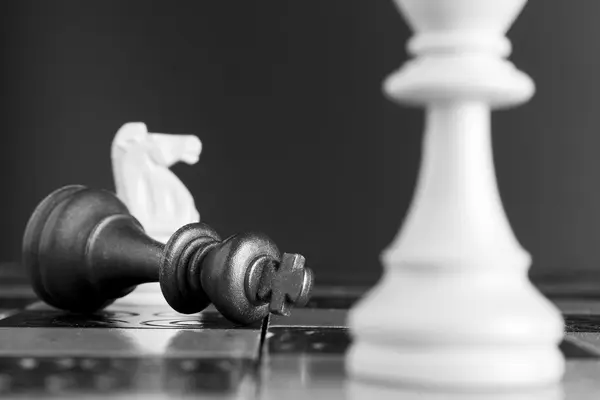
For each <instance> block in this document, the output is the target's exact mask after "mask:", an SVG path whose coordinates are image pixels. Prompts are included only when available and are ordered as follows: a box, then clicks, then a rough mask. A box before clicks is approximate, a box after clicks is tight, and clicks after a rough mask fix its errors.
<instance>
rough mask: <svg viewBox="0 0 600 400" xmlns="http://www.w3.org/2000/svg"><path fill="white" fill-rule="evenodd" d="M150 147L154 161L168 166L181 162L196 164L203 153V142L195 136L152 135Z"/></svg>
mask: <svg viewBox="0 0 600 400" xmlns="http://www.w3.org/2000/svg"><path fill="white" fill-rule="evenodd" d="M148 146H149V149H148V150H149V153H150V154H151V157H152V158H153V159H154V161H155V162H156V163H158V164H162V165H166V166H170V165H173V164H175V163H177V162H179V161H181V162H184V163H186V164H190V165H192V164H196V163H197V162H198V160H199V159H200V153H201V152H202V142H200V139H198V137H196V136H194V135H169V134H163V133H151V134H150V135H149V140H148Z"/></svg>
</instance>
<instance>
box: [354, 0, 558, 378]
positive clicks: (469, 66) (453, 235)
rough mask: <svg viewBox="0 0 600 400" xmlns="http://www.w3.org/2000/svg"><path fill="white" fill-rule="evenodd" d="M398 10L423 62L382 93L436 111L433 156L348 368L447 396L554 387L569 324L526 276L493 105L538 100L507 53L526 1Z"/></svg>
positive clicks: (421, 2) (404, 5) (357, 327)
mask: <svg viewBox="0 0 600 400" xmlns="http://www.w3.org/2000/svg"><path fill="white" fill-rule="evenodd" d="M395 2H396V4H397V6H398V8H399V9H400V11H401V13H402V14H403V15H404V16H405V17H406V19H407V22H408V24H409V25H410V27H411V28H412V29H413V31H414V32H415V36H414V37H413V38H411V39H410V41H409V43H408V50H409V52H410V53H411V55H413V56H414V58H413V59H411V60H409V61H408V62H407V63H406V64H405V65H404V66H403V67H402V68H400V69H399V70H398V71H396V72H395V73H394V74H392V76H391V77H390V78H389V79H388V80H387V81H386V82H385V85H384V89H385V91H386V92H387V94H388V95H389V96H390V97H392V98H394V99H395V100H397V101H399V102H402V103H407V104H413V105H422V106H425V107H426V109H427V111H426V122H425V134H424V141H423V146H424V147H423V157H422V159H421V170H420V173H419V177H418V184H417V187H416V190H415V196H414V199H413V202H412V205H411V207H410V209H409V211H408V215H407V216H406V218H405V220H404V224H403V226H402V229H401V230H400V232H399V233H398V235H397V237H396V238H395V240H394V241H393V242H392V244H391V245H390V246H389V247H388V248H387V249H386V250H385V251H384V253H383V254H382V257H381V258H382V262H383V265H384V268H385V273H384V275H383V277H382V279H381V281H380V282H379V283H378V285H377V286H376V287H374V288H373V290H371V292H370V293H369V294H368V295H367V296H366V297H365V298H364V299H362V300H361V301H360V302H359V303H358V304H357V305H356V306H355V307H354V308H353V309H352V310H351V312H350V315H349V325H350V329H351V332H352V335H353V342H352V347H351V348H350V350H349V352H348V356H347V359H346V360H347V368H348V372H349V374H350V375H351V376H353V377H355V378H360V379H361V380H370V381H378V382H386V383H388V384H389V383H394V384H397V385H402V384H404V385H410V386H413V387H435V388H444V389H460V390H463V389H464V390H470V389H474V390H480V389H481V390H488V389H492V390H496V389H506V390H513V389H517V390H518V389H519V388H531V387H536V386H543V385H553V384H555V383H556V382H558V381H560V379H561V377H562V374H563V372H564V367H565V365H564V358H563V356H562V354H561V352H560V351H559V348H558V344H559V343H560V341H561V339H562V335H563V321H562V318H561V315H560V313H559V311H558V310H557V309H556V307H554V306H553V305H552V303H550V302H549V301H548V300H547V299H545V298H544V297H543V296H542V295H541V294H540V293H539V292H538V291H537V290H536V288H535V287H534V286H533V285H532V284H531V282H530V281H529V280H528V277H527V270H528V268H529V265H530V261H531V257H530V255H529V254H528V253H527V251H525V250H524V249H523V248H522V247H521V245H520V243H519V242H518V240H517V239H516V238H515V236H514V234H513V232H512V229H511V227H510V224H509V222H508V220H507V218H506V214H505V212H504V209H503V207H502V201H501V198H500V194H499V192H498V187H497V183H496V176H495V171H494V162H493V152H492V139H491V119H490V118H491V115H490V114H491V113H490V109H492V108H502V107H512V106H515V105H517V104H520V103H523V102H525V101H527V100H529V98H530V97H531V96H532V95H533V92H534V85H533V82H532V81H531V79H530V78H529V77H528V76H527V75H525V74H524V73H523V72H521V71H519V70H518V69H517V68H515V66H514V65H513V64H512V63H511V62H509V61H508V60H507V59H506V57H507V56H508V55H509V53H510V50H511V45H510V42H509V41H508V39H507V38H506V37H505V33H506V31H507V30H508V28H509V27H510V26H511V24H512V22H513V21H514V19H515V18H516V16H517V15H518V14H519V13H520V11H521V9H522V8H523V6H524V5H525V2H526V0H395ZM507 133H510V132H507ZM511 134H516V133H515V132H512V133H511ZM518 134H527V132H519V133H518Z"/></svg>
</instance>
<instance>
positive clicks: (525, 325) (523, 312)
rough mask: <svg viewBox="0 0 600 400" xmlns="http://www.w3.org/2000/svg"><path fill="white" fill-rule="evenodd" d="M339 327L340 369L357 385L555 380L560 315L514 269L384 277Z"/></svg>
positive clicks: (505, 384)
mask: <svg viewBox="0 0 600 400" xmlns="http://www.w3.org/2000/svg"><path fill="white" fill-rule="evenodd" d="M517 275H518V276H517ZM349 325H350V328H351V331H352V333H353V336H354V337H353V339H354V340H353V345H352V347H351V349H350V351H349V353H348V354H347V358H346V363H347V370H348V372H349V374H350V375H351V376H352V377H354V378H358V379H361V380H367V381H373V382H385V383H394V384H398V385H403V386H404V385H408V386H417V387H427V388H432V387H433V388H442V389H453V388H456V389H461V390H482V389H484V390H502V389H509V390H518V389H523V388H531V387H542V386H546V385H551V384H554V383H556V382H557V381H559V380H560V378H561V376H562V375H563V372H564V359H563V356H562V354H561V352H560V350H559V349H558V344H559V343H560V341H561V338H562V334H563V324H562V318H561V316H560V313H559V312H558V311H557V309H556V308H555V307H554V306H553V305H552V304H551V303H550V302H549V301H548V300H546V299H545V298H544V297H543V296H542V295H541V294H540V293H539V292H538V291H537V290H536V289H535V288H534V287H533V286H532V285H531V284H530V282H529V281H528V280H527V278H526V275H525V274H523V273H521V272H519V271H512V273H509V272H506V271H502V273H497V274H493V273H492V274H490V272H489V271H485V273H484V274H481V273H480V274H478V273H476V272H475V273H474V271H444V270H440V269H437V270H412V271H401V270H396V271H393V272H388V273H387V274H386V276H385V277H384V279H383V280H382V282H380V284H379V285H378V286H376V287H375V288H374V289H373V290H372V291H371V293H369V295H368V296H366V297H365V298H364V299H363V300H362V301H361V302H360V303H359V304H358V305H357V306H356V307H355V308H354V309H352V311H351V313H350V315H349Z"/></svg>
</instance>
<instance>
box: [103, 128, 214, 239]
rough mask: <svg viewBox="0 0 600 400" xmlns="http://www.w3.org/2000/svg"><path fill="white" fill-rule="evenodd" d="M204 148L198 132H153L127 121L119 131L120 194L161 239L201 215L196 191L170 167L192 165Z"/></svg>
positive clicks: (114, 153)
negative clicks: (171, 133) (179, 163)
mask: <svg viewBox="0 0 600 400" xmlns="http://www.w3.org/2000/svg"><path fill="white" fill-rule="evenodd" d="M201 151H202V143H201V142H200V139H198V138H197V137H196V136H194V135H170V134H161V133H149V132H148V129H147V127H146V124H144V123H141V122H132V123H127V124H125V125H123V126H122V127H121V129H119V131H118V132H117V134H116V135H115V138H114V140H113V143H112V149H111V159H112V168H113V175H114V180H115V186H116V192H117V196H118V197H119V198H120V199H121V200H122V201H123V202H124V203H125V205H126V206H127V207H128V208H129V211H130V212H131V214H133V216H134V217H136V218H137V219H138V220H139V221H140V223H141V224H142V226H143V227H144V229H145V230H146V233H147V234H148V235H149V236H151V237H152V238H154V239H155V240H158V241H159V242H162V243H165V242H166V241H167V240H168V239H169V237H170V236H171V235H172V234H173V233H174V232H175V231H176V230H177V229H179V228H180V227H182V226H183V225H186V224H189V223H192V222H198V221H199V220H200V214H199V213H198V210H197V209H196V205H195V203H194V198H193V197H192V194H191V193H190V192H189V190H188V189H187V187H186V186H185V185H184V184H183V183H182V182H181V180H179V178H178V177H177V176H176V175H175V174H174V173H173V172H172V171H171V170H170V169H169V167H171V166H172V165H174V164H175V163H177V162H185V163H187V164H190V165H193V164H195V163H197V162H198V160H199V158H200V153H201Z"/></svg>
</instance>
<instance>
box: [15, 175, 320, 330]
mask: <svg viewBox="0 0 600 400" xmlns="http://www.w3.org/2000/svg"><path fill="white" fill-rule="evenodd" d="M304 262H305V260H304V257H302V256H301V255H299V254H287V253H284V254H283V255H282V254H280V252H279V250H278V248H277V246H276V245H275V243H274V242H273V241H272V240H271V239H270V238H268V237H267V236H266V235H264V234H261V233H242V234H236V235H233V236H231V237H229V238H227V239H225V240H221V238H220V237H219V235H218V234H217V233H216V232H215V231H214V230H213V229H212V228H211V227H209V226H208V225H206V224H204V223H193V224H189V225H185V226H183V227H182V228H180V229H179V230H178V231H177V232H175V234H173V236H172V237H171V238H170V239H169V241H168V242H167V243H166V244H162V243H160V242H157V241H155V240H153V239H152V238H150V237H149V236H147V235H146V234H145V233H144V229H143V228H142V226H141V224H140V223H139V222H138V221H137V220H136V219H135V218H134V217H133V216H132V215H131V214H130V213H129V211H128V209H127V207H126V206H125V205H124V204H123V203H122V202H121V201H120V200H119V199H118V198H117V197H116V195H115V194H113V193H111V192H109V191H105V190H95V189H90V188H86V187H84V186H66V187H63V188H61V189H58V190H56V191H54V192H53V193H51V194H50V195H49V196H47V197H46V198H45V199H44V200H43V201H42V202H41V203H40V204H39V205H38V206H37V208H36V209H35V211H34V213H33V215H32V216H31V218H30V220H29V222H28V224H27V227H26V229H25V234H24V238H23V264H24V266H25V267H26V268H27V270H28V272H29V274H30V278H31V282H32V286H33V289H34V291H35V293H36V294H37V295H38V297H39V298H40V299H41V300H43V301H44V302H46V303H47V304H49V305H51V306H53V307H56V308H59V309H63V310H67V311H71V312H78V313H92V312H95V311H97V310H100V309H102V308H104V307H106V306H108V305H110V304H111V303H112V302H113V301H115V300H116V299H118V298H120V297H123V296H125V295H127V294H128V293H130V292H131V291H132V290H133V289H134V288H135V286H136V285H139V284H141V283H147V282H156V281H158V282H160V286H161V290H162V293H163V295H164V297H165V299H166V300H167V302H168V303H169V305H170V306H171V307H173V309H174V310H176V311H178V312H180V313H184V314H191V313H196V312H200V311H202V310H204V309H205V308H206V307H208V306H209V305H210V304H211V303H213V304H214V306H215V308H216V309H217V310H218V311H219V312H221V314H223V316H224V317H226V318H227V319H229V320H230V321H232V322H234V323H237V324H250V323H253V322H256V321H258V320H260V319H262V318H264V317H265V316H267V315H268V314H269V313H275V314H279V315H289V313H290V308H291V307H293V306H296V307H301V306H304V305H305V304H306V302H307V301H308V299H309V296H310V292H311V289H312V285H313V273H312V271H311V270H310V269H309V268H307V267H305V266H304Z"/></svg>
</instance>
